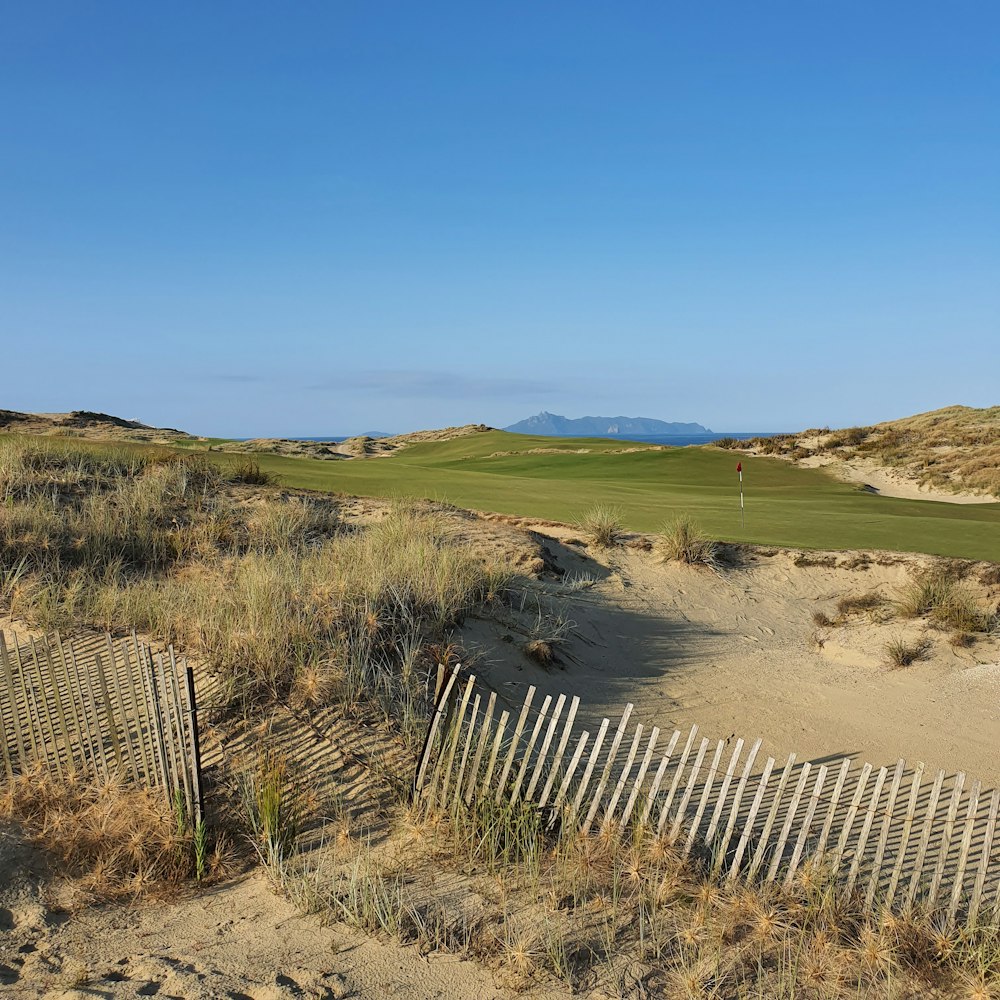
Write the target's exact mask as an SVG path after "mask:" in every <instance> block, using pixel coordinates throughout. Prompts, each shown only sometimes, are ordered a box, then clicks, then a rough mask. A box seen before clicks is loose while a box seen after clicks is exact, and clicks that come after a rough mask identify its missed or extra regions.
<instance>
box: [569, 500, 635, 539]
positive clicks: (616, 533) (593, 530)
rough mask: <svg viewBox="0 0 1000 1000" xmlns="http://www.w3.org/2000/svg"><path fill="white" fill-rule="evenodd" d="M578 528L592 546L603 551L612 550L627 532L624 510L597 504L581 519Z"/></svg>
mask: <svg viewBox="0 0 1000 1000" xmlns="http://www.w3.org/2000/svg"><path fill="white" fill-rule="evenodd" d="M577 527H578V528H579V529H580V532H581V533H582V534H583V535H585V536H586V537H587V540H588V541H589V542H590V543H591V545H596V546H597V547H598V548H602V549H607V548H611V547H612V546H614V545H617V544H618V543H619V542H620V541H621V539H622V535H623V534H624V532H625V523H624V520H623V513H622V509H621V508H620V507H611V506H608V505H607V504H597V505H596V506H594V507H591V508H590V510H589V511H587V513H586V514H584V516H583V517H582V518H580V521H579V523H578V525H577Z"/></svg>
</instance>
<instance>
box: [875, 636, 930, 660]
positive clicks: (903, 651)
mask: <svg viewBox="0 0 1000 1000" xmlns="http://www.w3.org/2000/svg"><path fill="white" fill-rule="evenodd" d="M929 648H930V643H928V642H927V641H926V640H920V641H918V642H907V641H906V640H904V639H891V640H890V641H889V642H887V643H886V646H885V655H886V658H887V659H888V661H889V664H890V666H893V667H908V666H909V665H910V664H911V663H913V662H915V661H916V660H919V659H920V658H921V657H922V656H923V655H924V653H926V652H927V650H928V649H929Z"/></svg>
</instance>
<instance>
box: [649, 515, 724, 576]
mask: <svg viewBox="0 0 1000 1000" xmlns="http://www.w3.org/2000/svg"><path fill="white" fill-rule="evenodd" d="M655 551H656V552H657V554H658V555H659V557H660V559H662V560H663V561H664V562H681V563H686V564H688V565H689V566H708V567H709V568H710V569H716V568H718V566H719V564H720V562H721V558H720V556H721V552H720V548H719V543H718V542H716V541H714V540H713V539H711V538H708V537H707V536H706V535H704V534H703V533H702V531H701V529H700V528H699V527H698V525H697V524H696V523H695V522H694V521H692V520H691V519H690V518H687V517H682V518H678V519H677V520H676V521H672V522H671V523H670V524H667V525H665V526H664V528H663V531H662V532H661V533H660V535H659V537H658V538H657V540H656V544H655Z"/></svg>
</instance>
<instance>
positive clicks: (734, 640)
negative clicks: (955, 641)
mask: <svg viewBox="0 0 1000 1000" xmlns="http://www.w3.org/2000/svg"><path fill="white" fill-rule="evenodd" d="M355 507H357V511H355V512H354V513H355V514H356V515H357V516H359V517H361V516H364V515H365V514H366V512H367V513H368V514H369V515H370V513H371V512H370V509H369V505H368V504H367V503H366V502H363V501H358V502H356V504H355ZM352 510H353V508H352ZM347 513H349V514H350V513H351V512H350V511H347ZM452 516H453V517H454V521H455V525H456V530H458V531H460V532H462V533H463V534H468V535H472V536H476V537H481V538H482V540H483V543H484V545H489V546H491V547H493V548H495V549H496V550H497V551H500V550H503V551H507V552H509V553H510V554H512V555H517V558H518V559H519V560H520V562H521V564H522V566H523V567H524V569H525V570H526V571H527V572H530V573H534V574H536V576H535V578H534V580H529V581H525V583H526V589H525V592H524V594H523V597H521V598H520V599H519V600H517V601H515V602H514V603H513V605H512V606H507V607H506V608H502V607H495V608H493V609H492V610H490V611H489V612H488V613H483V614H482V615H480V616H478V617H470V618H469V619H468V620H467V622H466V624H465V627H464V628H463V630H462V631H461V633H460V634H459V635H457V636H456V639H458V640H459V641H460V642H461V643H462V644H463V645H464V647H465V651H466V654H468V655H467V657H466V662H469V663H470V665H471V666H472V669H474V671H475V672H476V673H477V675H478V676H480V677H481V678H482V679H483V680H485V681H486V682H487V683H488V684H490V685H492V686H493V687H494V688H495V689H496V690H497V691H498V692H499V693H500V696H501V699H502V700H503V701H504V702H506V703H507V704H508V705H515V704H520V702H521V701H522V700H523V695H524V689H525V688H526V686H527V685H528V684H535V685H536V686H537V687H538V688H539V691H540V692H541V693H543V694H544V693H552V694H556V693H559V692H567V693H571V694H579V695H580V696H581V698H582V699H583V704H582V706H581V718H582V719H586V720H597V719H599V718H600V717H601V716H602V715H604V714H607V715H609V716H613V717H617V716H619V715H620V713H621V711H622V708H623V706H624V704H625V703H626V702H627V701H631V702H633V703H635V706H636V710H635V717H636V718H637V719H638V720H639V721H643V722H648V723H650V724H654V725H658V726H660V727H661V728H663V727H678V728H686V727H689V726H690V725H691V724H693V723H697V724H698V725H699V726H700V727H701V729H702V732H703V734H704V735H706V736H709V737H713V738H725V737H728V736H730V735H731V734H737V735H741V736H746V737H751V738H752V737H755V736H761V737H763V738H764V752H765V753H766V754H769V755H772V756H774V757H776V758H782V759H783V758H784V757H785V756H786V755H787V754H788V753H789V752H791V751H795V752H796V753H797V754H798V755H799V759H800V760H822V759H824V758H828V757H831V756H840V755H843V754H854V755H857V756H858V757H861V758H863V759H866V760H869V761H871V762H873V763H875V764H885V763H890V762H893V761H895V760H896V759H897V758H898V757H900V756H904V757H906V758H907V759H908V760H910V761H911V762H912V761H915V760H922V761H924V762H925V763H926V765H927V767H928V768H929V769H937V768H945V769H947V770H949V771H951V770H954V769H959V768H960V769H963V770H965V771H967V772H968V773H969V775H970V777H973V778H980V779H982V780H983V781H984V784H985V788H986V789H991V788H993V787H995V786H996V783H997V782H998V781H1000V756H998V755H997V752H996V745H997V740H998V738H1000V709H998V705H1000V698H998V695H1000V642H998V640H997V639H996V638H993V639H981V640H980V641H979V642H977V643H976V645H974V646H973V647H972V648H971V649H968V650H966V649H961V650H957V649H954V648H953V647H951V646H950V645H949V644H948V643H947V640H946V637H945V636H944V635H943V634H942V633H939V632H933V631H930V630H929V629H928V628H927V627H926V626H925V625H924V624H922V623H921V622H913V621H902V620H899V619H897V618H892V617H889V616H888V614H887V612H881V611H880V612H875V613H872V614H862V615H855V616H851V617H850V618H849V619H848V620H847V621H846V623H844V624H841V625H837V626H831V627H824V628H820V629H817V627H816V626H815V624H814V623H813V617H812V616H813V613H814V612H815V611H822V612H825V613H827V614H828V615H830V616H831V617H833V616H834V614H835V605H836V602H837V601H838V599H840V598H841V597H844V596H850V595H855V596H856V595H861V594H864V593H868V592H870V591H872V590H876V591H878V592H880V593H882V594H884V595H885V596H887V597H888V596H891V595H892V594H893V593H895V592H896V590H897V588H898V587H899V586H900V585H901V584H903V583H904V582H905V581H906V580H907V579H908V576H909V574H910V573H911V572H913V570H914V569H916V568H919V567H920V566H921V565H922V564H924V563H925V562H926V560H924V559H922V558H921V557H914V556H906V557H887V556H884V555H882V556H877V557H876V556H874V555H873V556H872V557H870V558H868V559H865V558H863V557H859V556H858V554H846V553H839V554H817V553H808V554H801V553H800V554H797V553H789V552H779V551H774V552H771V553H765V552H757V553H754V554H752V555H750V556H749V557H748V558H747V559H746V561H745V562H744V563H743V564H741V565H739V566H736V567H734V568H731V569H727V570H724V571H722V572H713V571H710V570H707V569H704V568H693V567H687V566H679V565H676V564H669V565H664V564H662V563H660V562H659V561H658V560H657V559H656V558H655V557H654V555H653V554H652V553H651V552H649V551H646V550H645V549H644V548H643V546H644V545H645V544H646V543H645V542H644V541H643V540H642V539H640V538H633V539H632V540H631V546H628V547H618V548H615V549H612V550H609V551H602V550H596V549H593V548H589V547H587V546H586V545H584V544H583V543H581V542H580V541H579V539H577V538H575V537H574V536H575V532H574V531H573V530H572V529H569V528H566V527H560V526H556V525H552V524H544V523H533V524H528V525H520V526H519V525H517V524H514V523H511V522H512V521H513V519H503V518H499V517H494V518H492V519H491V523H486V524H484V523H483V522H482V521H478V520H477V519H475V518H474V517H472V516H471V515H468V514H467V513H465V512H460V511H452ZM526 528H527V529H528V530H525V529H526ZM977 573H978V570H977V568H975V567H973V568H972V572H971V573H970V575H969V586H972V587H975V588H977V589H978V591H979V593H980V594H981V596H982V597H983V599H984V600H987V599H988V600H990V601H992V602H993V603H995V602H996V601H997V599H998V598H1000V589H998V587H997V586H996V585H993V586H992V587H987V586H985V585H982V584H980V583H979V582H977ZM559 622H562V623H563V626H562V629H563V631H564V636H563V637H564V639H565V641H564V642H561V643H557V644H556V652H557V662H556V663H554V664H552V665H549V666H547V667H543V666H540V665H538V664H537V663H535V662H533V661H532V660H530V659H529V658H528V657H527V656H526V655H525V651H524V647H525V644H526V643H527V641H528V640H529V639H530V638H531V637H532V636H535V635H539V634H549V635H553V634H557V633H558V632H559V631H560V627H559V625H558V623H559ZM896 636H902V637H906V638H916V637H921V638H927V640H928V641H929V642H930V643H931V647H930V651H929V653H928V655H927V657H926V658H925V659H923V660H919V661H917V662H916V663H914V664H913V665H912V666H911V667H909V668H907V669H904V670H891V669H889V668H888V667H887V666H886V665H885V661H884V652H883V650H884V645H885V643H886V642H887V641H888V640H889V639H890V638H894V637H896ZM279 716H280V718H279ZM269 731H270V734H271V736H270V738H271V739H273V740H275V741H277V742H278V744H279V745H280V746H282V747H283V748H285V749H286V750H287V752H288V753H289V754H290V756H291V757H292V759H293V760H292V763H293V765H294V768H295V769H296V770H295V773H296V774H301V775H302V776H303V777H304V779H305V784H304V785H303V789H304V794H305V795H307V797H309V798H310V800H311V801H313V802H314V803H315V812H316V815H317V816H319V817H321V816H322V815H323V814H325V813H326V812H327V806H326V805H325V804H324V803H325V799H324V796H325V795H327V793H330V792H332V791H333V790H336V794H337V795H339V796H340V797H341V798H342V799H343V800H345V801H346V802H348V804H349V805H350V808H351V809H352V810H353V813H354V817H355V822H356V823H357V824H359V830H360V832H358V833H356V834H355V836H357V837H364V836H366V834H365V833H364V832H363V828H362V827H360V824H361V823H362V821H364V822H367V823H370V824H376V825H377V824H378V823H381V824H382V828H383V829H382V832H385V825H386V814H385V813H384V812H380V805H379V801H378V795H377V794H374V793H373V787H374V786H376V785H377V783H378V781H379V780H384V778H383V779H379V777H378V775H379V774H380V773H381V774H383V775H384V774H385V773H386V772H387V771H397V770H400V769H403V770H405V768H402V765H401V764H399V763H398V762H397V761H396V757H395V756H393V755H394V754H398V752H399V751H398V748H397V749H396V750H393V749H392V748H391V747H387V746H386V745H385V739H384V737H380V734H379V730H378V728H377V727H365V726H363V725H359V724H358V722H357V720H355V719H350V718H345V717H344V715H343V713H342V712H341V711H340V710H339V709H335V708H331V709H328V710H325V712H324V713H321V714H320V715H318V716H315V717H313V718H312V719H310V720H306V721H303V720H300V719H297V718H296V717H295V716H293V715H291V714H290V713H284V714H281V713H278V714H276V721H273V722H272V724H271V726H270V727H269ZM228 739H229V743H228V746H227V752H228V753H230V754H236V753H238V752H239V748H238V746H237V744H239V742H240V740H242V739H244V736H243V735H240V734H237V735H236V736H235V737H234V736H230V737H228ZM211 745H212V748H213V750H214V747H215V744H214V743H212V744H211ZM379 758H381V760H382V764H381V765H378V759H379ZM365 817H369V819H365ZM369 828H371V827H369ZM379 835H381V833H380V834H379ZM397 839H398V838H397ZM404 840H405V838H404ZM410 843H411V844H412V841H411V842H410ZM403 848H404V849H406V850H409V849H410V848H409V847H407V845H406V843H405V842H404V843H403ZM40 860H41V859H40V858H39V856H38V855H37V854H36V853H35V852H34V851H32V850H30V849H29V848H27V847H25V846H24V844H23V843H22V842H21V841H20V840H19V838H18V837H17V836H15V835H13V834H12V833H11V832H10V831H7V832H3V831H0V988H2V989H4V990H6V993H5V995H11V996H26V997H45V996H47V997H53V998H56V997H64V998H83V997H138V996H153V995H156V996H162V997H185V998H187V997H191V998H201V997H232V998H248V997H249V998H253V1000H265V998H276V997H286V996H287V997H293V996H300V997H301V996H304V997H340V996H357V997H364V998H373V1000H374V998H380V997H394V996H395V997H414V998H423V997H427V998H431V997H482V998H497V1000H499V998H501V997H509V996H512V995H513V994H511V993H510V992H509V991H507V990H506V988H505V987H506V984H505V983H504V982H503V981H502V980H498V981H494V978H493V975H492V974H491V973H490V972H489V971H487V970H486V969H484V968H482V967H479V966H477V965H475V964H473V963H472V962H464V961H459V960H457V959H455V958H454V957H450V956H447V955H432V956H428V957H427V958H424V957H421V956H420V954H419V953H418V951H417V949H416V948H414V947H405V948H404V947H400V946H398V945H396V944H393V943H390V942H385V941H382V942H380V941H376V940H372V939H369V938H366V937H364V936H362V935H361V934H359V933H357V932H354V931H351V930H349V929H347V928H345V927H343V926H342V925H335V926H333V927H323V926H322V925H321V923H320V922H319V920H318V919H316V918H314V917H302V916H299V915H297V914H296V912H295V910H294V908H293V907H292V906H291V905H290V904H289V903H287V902H286V901H284V900H282V899H281V898H280V897H278V896H277V895H275V894H274V893H273V892H272V891H271V889H270V887H269V886H268V884H267V883H266V881H264V880H263V879H262V878H261V877H260V876H259V875H254V876H251V877H249V878H244V879H242V880H235V881H233V882H231V883H228V884H225V885H223V886H220V887H215V888H213V889H211V890H210V891H208V892H207V893H205V894H201V895H195V896H192V897H190V898H183V899H178V900H174V901H172V902H169V903H167V902H155V901H150V902H146V903H143V904H141V905H137V906H135V907H127V906H126V907H121V906H118V907H106V908H96V909H81V910H79V911H77V912H74V913H72V914H71V915H67V914H65V913H61V912H59V910H58V907H57V906H55V905H53V900H54V899H59V898H62V897H63V893H62V892H61V890H60V888H59V883H58V882H53V881H52V877H51V876H50V875H43V874H42V872H41V870H40ZM435 877H436V876H435ZM480 891H481V889H480ZM539 989H540V987H537V988H536V989H535V990H533V992H532V995H533V996H560V995H561V994H560V993H559V991H558V989H555V988H553V989H555V991H554V992H550V993H545V992H544V991H542V992H539V991H538V990H539ZM595 996H597V994H595Z"/></svg>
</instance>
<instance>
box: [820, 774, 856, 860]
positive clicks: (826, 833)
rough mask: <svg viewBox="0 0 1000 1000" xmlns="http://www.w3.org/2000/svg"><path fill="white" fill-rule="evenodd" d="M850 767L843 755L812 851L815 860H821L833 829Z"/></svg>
mask: <svg viewBox="0 0 1000 1000" xmlns="http://www.w3.org/2000/svg"><path fill="white" fill-rule="evenodd" d="M850 769H851V761H850V758H848V757H845V758H844V760H843V761H841V764H840V770H839V771H838V772H837V780H836V781H835V782H834V785H833V792H832V793H831V794H830V805H829V807H828V808H827V810H826V817H825V819H824V820H823V826H822V827H821V828H820V832H819V838H818V839H817V841H816V850H815V851H814V852H813V855H814V857H815V858H816V859H817V860H821V859H822V857H823V853H824V852H825V851H826V844H827V841H828V840H829V838H830V832H831V831H832V830H833V823H834V820H835V819H836V817H837V807H838V806H839V805H840V796H841V793H842V792H843V790H844V783H845V782H846V781H847V773H848V771H850Z"/></svg>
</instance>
